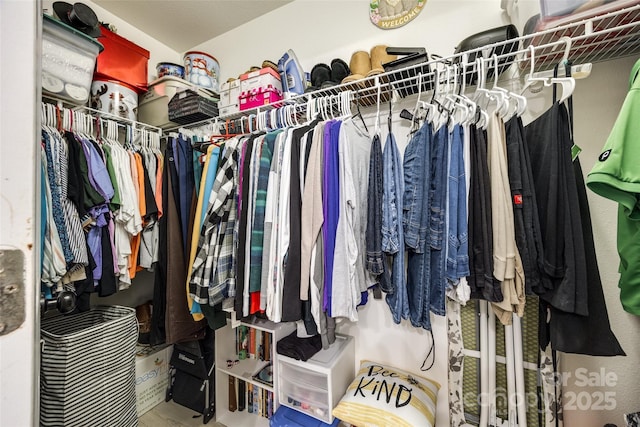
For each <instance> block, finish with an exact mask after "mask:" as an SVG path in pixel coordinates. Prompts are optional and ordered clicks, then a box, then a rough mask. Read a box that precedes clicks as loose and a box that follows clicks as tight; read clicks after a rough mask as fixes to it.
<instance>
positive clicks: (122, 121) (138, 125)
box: [42, 93, 162, 136]
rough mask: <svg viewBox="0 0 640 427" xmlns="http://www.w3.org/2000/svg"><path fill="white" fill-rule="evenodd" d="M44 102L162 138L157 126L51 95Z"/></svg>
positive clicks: (43, 97) (45, 95)
mask: <svg viewBox="0 0 640 427" xmlns="http://www.w3.org/2000/svg"><path fill="white" fill-rule="evenodd" d="M42 101H43V102H49V103H50V104H53V103H55V104H56V106H57V107H58V108H60V109H62V108H67V109H68V110H72V111H78V110H79V111H81V112H86V113H87V114H89V115H91V116H93V117H98V118H103V119H105V120H111V121H113V122H116V123H118V126H120V127H123V128H126V127H127V126H132V127H133V128H135V129H147V130H151V131H153V132H157V133H158V134H159V135H160V136H162V128H159V127H157V126H152V125H149V124H147V123H142V122H138V121H135V120H131V119H127V118H125V117H120V116H116V115H115V114H110V113H106V112H104V111H100V110H96V109H94V108H90V107H87V106H86V105H76V104H73V103H71V102H69V101H68V100H64V99H61V98H57V97H55V96H52V95H49V94H44V93H43V94H42Z"/></svg>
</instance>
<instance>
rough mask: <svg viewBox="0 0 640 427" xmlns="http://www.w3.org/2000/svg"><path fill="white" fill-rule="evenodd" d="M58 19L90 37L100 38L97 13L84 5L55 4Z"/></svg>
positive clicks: (61, 2) (62, 2)
mask: <svg viewBox="0 0 640 427" xmlns="http://www.w3.org/2000/svg"><path fill="white" fill-rule="evenodd" d="M53 11H54V12H55V14H56V17H57V18H58V19H59V20H61V21H62V22H64V23H65V24H67V25H69V26H71V27H73V28H75V29H77V30H79V31H82V32H83V33H85V34H87V35H88V36H90V37H99V36H100V27H99V25H98V17H97V16H96V14H95V12H94V11H93V10H92V9H91V8H90V7H89V6H87V5H86V4H84V3H74V4H73V5H72V4H70V3H67V2H64V1H56V2H53Z"/></svg>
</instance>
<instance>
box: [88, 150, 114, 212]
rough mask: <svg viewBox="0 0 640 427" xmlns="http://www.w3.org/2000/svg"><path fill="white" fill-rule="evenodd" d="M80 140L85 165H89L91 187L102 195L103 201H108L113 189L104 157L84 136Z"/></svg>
mask: <svg viewBox="0 0 640 427" xmlns="http://www.w3.org/2000/svg"><path fill="white" fill-rule="evenodd" d="M81 141H82V149H83V151H84V154H85V157H86V158H87V166H88V167H89V182H91V185H92V186H93V188H94V189H95V190H96V191H97V192H98V193H99V194H100V195H101V196H102V197H104V199H105V201H106V202H107V203H109V201H111V198H112V197H113V194H114V190H113V184H112V183H111V178H110V177H109V171H108V170H107V165H106V164H105V162H104V158H103V156H102V155H101V153H99V152H98V151H97V150H96V148H95V147H94V146H93V145H92V144H91V142H90V141H87V140H86V139H84V138H81Z"/></svg>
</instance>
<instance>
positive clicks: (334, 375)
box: [277, 334, 355, 424]
mask: <svg viewBox="0 0 640 427" xmlns="http://www.w3.org/2000/svg"><path fill="white" fill-rule="evenodd" d="M277 357H278V360H277V362H278V384H279V387H278V390H277V394H278V399H279V402H280V404H281V405H284V406H288V407H290V408H292V409H295V410H297V411H299V412H302V413H305V414H307V415H310V416H312V417H314V418H316V419H318V420H321V421H322V422H325V423H327V424H331V423H333V421H334V417H333V414H332V413H331V411H332V410H333V408H334V407H335V406H336V405H337V404H338V402H339V401H340V399H341V398H342V396H343V395H344V393H345V392H346V390H347V387H349V384H350V383H351V381H352V380H353V378H354V377H355V366H354V357H355V344H354V341H353V337H350V336H348V335H340V334H336V342H334V343H333V344H332V345H331V347H329V348H328V349H323V350H320V351H319V352H317V353H316V354H315V355H314V356H313V357H311V358H310V359H309V360H307V361H306V362H303V361H302V360H296V359H292V358H291V357H288V356H284V355H282V354H278V356H277Z"/></svg>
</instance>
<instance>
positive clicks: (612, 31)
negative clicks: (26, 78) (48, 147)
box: [182, 4, 640, 129]
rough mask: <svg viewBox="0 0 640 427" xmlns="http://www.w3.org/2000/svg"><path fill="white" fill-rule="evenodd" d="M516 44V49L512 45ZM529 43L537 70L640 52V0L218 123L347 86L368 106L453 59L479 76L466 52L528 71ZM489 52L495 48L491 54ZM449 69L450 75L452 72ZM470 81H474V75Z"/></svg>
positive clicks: (412, 86)
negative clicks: (621, 7)
mask: <svg viewBox="0 0 640 427" xmlns="http://www.w3.org/2000/svg"><path fill="white" fill-rule="evenodd" d="M514 44H515V46H516V48H515V49H514V48H513V46H514ZM530 45H531V46H533V48H531V47H530ZM567 47H569V49H568V51H567V52H566V53H565V50H567V49H566V48H567ZM531 49H533V52H534V59H535V69H536V71H543V70H548V69H549V68H552V67H553V66H555V65H556V64H557V63H559V62H560V60H561V59H563V58H564V57H565V55H567V57H568V58H569V59H571V60H573V61H574V62H576V61H580V62H598V61H602V60H606V59H612V58H621V57H624V56H629V55H632V54H635V53H638V52H640V4H637V5H634V6H631V7H628V8H624V9H620V10H617V11H614V12H609V13H606V14H602V15H598V16H594V17H591V18H587V19H584V20H581V21H576V22H573V23H568V24H565V25H561V26H557V27H554V28H548V29H546V30H541V31H538V32H535V33H532V34H529V35H524V36H520V37H518V38H514V39H510V40H505V41H501V42H498V43H493V44H490V45H486V46H482V47H479V48H475V49H471V50H468V51H465V52H460V53H456V54H453V55H450V56H447V57H442V58H435V59H431V60H429V61H425V62H422V63H419V64H415V65H410V66H407V67H404V68H400V69H397V70H393V71H388V72H385V73H382V74H379V75H376V76H371V77H367V78H364V79H361V80H358V81H355V82H350V83H344V84H340V85H336V86H332V87H330V88H325V89H319V90H316V91H313V92H309V93H304V94H299V95H295V96H293V97H291V98H288V99H283V100H281V101H277V102H275V103H272V104H268V105H264V106H261V107H256V108H252V109H248V110H244V111H240V112H238V113H233V114H229V115H226V116H220V117H219V118H218V121H219V124H220V125H224V124H225V123H226V122H227V121H230V122H233V123H236V122H238V121H244V120H245V119H249V118H250V117H254V116H256V115H257V114H258V113H261V112H264V111H269V110H272V109H274V108H281V107H283V106H287V105H295V106H296V112H297V113H298V114H300V113H302V111H300V112H298V109H301V110H303V109H304V108H305V107H306V104H307V102H308V101H309V100H310V99H317V98H323V97H328V96H336V95H338V94H339V93H341V92H344V91H346V90H350V91H352V92H353V93H354V97H353V98H354V99H353V100H355V101H356V102H359V103H360V105H363V106H372V105H375V104H376V102H377V95H378V87H379V88H380V91H381V101H384V102H387V101H388V100H389V99H391V98H390V97H391V94H392V92H393V91H398V90H400V91H406V92H408V93H414V94H415V93H417V92H418V81H420V80H421V81H422V85H423V92H424V87H427V88H432V87H433V82H434V80H435V75H436V70H437V69H440V70H442V69H444V70H445V71H444V72H442V71H440V74H439V76H440V78H439V82H442V81H443V80H442V79H443V78H445V79H446V74H447V73H446V68H447V67H451V66H453V64H458V66H462V71H461V72H460V74H459V76H458V78H459V79H462V78H464V79H467V80H468V77H467V76H477V74H478V71H479V70H477V69H476V68H478V67H477V65H476V62H475V61H469V62H468V63H466V65H461V64H463V63H464V62H465V59H466V58H475V57H478V56H479V57H481V58H483V61H484V64H483V65H484V66H485V72H487V73H489V72H493V70H494V69H495V61H497V62H498V63H499V66H500V69H505V71H506V69H507V68H510V67H511V66H512V65H513V64H517V65H518V67H517V68H516V76H515V77H516V78H522V77H523V76H524V75H527V74H528V73H529V71H530V65H529V64H530V58H529V53H530V52H531ZM491 52H495V53H496V54H495V55H490V53H491ZM487 55H490V56H487ZM485 56H487V57H485ZM432 58H433V57H432ZM421 74H422V76H421V77H420V75H421ZM449 74H450V76H453V74H452V73H451V72H450V73H449ZM472 83H474V84H475V82H473V81H472ZM467 86H473V85H467ZM429 90H430V89H429ZM212 123H214V120H213V119H207V120H203V121H201V122H197V123H192V124H189V125H186V126H182V127H188V128H192V127H197V126H202V125H204V124H212ZM237 127H240V128H241V129H245V128H244V127H243V126H237V125H236V128H237Z"/></svg>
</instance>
